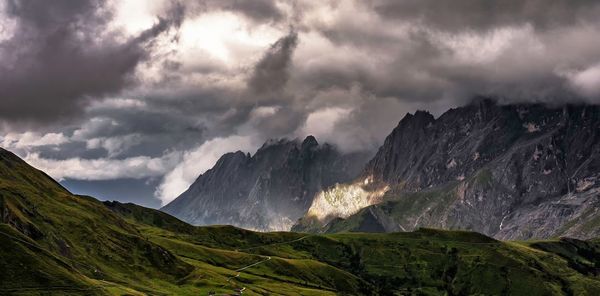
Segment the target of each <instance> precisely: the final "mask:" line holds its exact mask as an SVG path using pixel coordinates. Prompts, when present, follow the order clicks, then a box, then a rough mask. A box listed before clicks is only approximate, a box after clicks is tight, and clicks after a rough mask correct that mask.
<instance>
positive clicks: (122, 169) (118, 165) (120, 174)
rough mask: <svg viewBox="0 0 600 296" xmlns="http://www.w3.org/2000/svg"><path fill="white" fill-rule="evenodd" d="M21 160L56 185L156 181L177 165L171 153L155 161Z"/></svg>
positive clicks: (32, 156) (34, 155) (32, 155)
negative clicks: (44, 173)
mask: <svg viewBox="0 0 600 296" xmlns="http://www.w3.org/2000/svg"><path fill="white" fill-rule="evenodd" d="M23 159H24V160H25V161H26V162H28V163H29V164H31V165H32V166H34V167H36V168H38V169H40V170H42V171H44V172H46V173H48V174H49V175H50V176H52V177H53V178H54V179H56V180H59V181H60V180H63V179H65V178H69V179H76V180H112V179H119V178H134V179H141V178H146V177H158V176H162V175H164V174H165V173H166V172H168V171H169V170H170V169H172V168H173V167H174V166H175V165H176V164H177V163H178V160H179V156H178V154H177V153H171V154H167V155H164V156H163V157H159V158H151V157H147V156H137V157H131V158H125V159H106V158H102V159H82V158H70V159H64V160H57V159H46V158H41V157H40V155H39V154H38V153H30V154H28V155H26V156H25V157H24V158H23Z"/></svg>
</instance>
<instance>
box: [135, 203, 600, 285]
mask: <svg viewBox="0 0 600 296" xmlns="http://www.w3.org/2000/svg"><path fill="white" fill-rule="evenodd" d="M128 206H129V207H135V208H138V210H139V211H154V210H150V209H143V208H141V207H138V206H135V205H128ZM144 216H146V215H144ZM130 222H132V223H136V224H137V226H138V228H139V229H140V231H141V232H142V233H144V234H145V235H147V236H148V237H149V238H150V240H152V241H153V242H155V243H157V244H159V245H162V246H163V247H165V248H167V249H169V250H173V252H175V253H176V254H177V255H178V256H182V257H185V258H193V260H197V261H199V262H203V263H206V264H210V265H212V266H219V267H223V268H226V269H229V270H231V269H235V268H237V267H239V266H243V265H246V264H251V263H252V262H257V261H260V260H261V258H265V256H271V257H272V258H273V259H272V260H270V261H268V262H265V263H264V264H261V265H258V266H256V267H253V268H250V269H248V270H246V271H244V273H243V274H244V276H247V277H250V276H256V277H259V278H267V279H275V280H277V281H283V282H284V283H285V281H287V284H285V285H284V286H287V285H291V284H295V285H298V286H302V285H304V286H310V287H317V288H318V287H321V288H323V289H326V290H327V289H333V290H338V291H344V289H345V291H346V292H347V293H349V294H357V293H363V294H382V295H387V294H389V295H393V293H396V294H410V293H417V294H432V295H439V294H442V295H443V294H453V295H462V294H495V295H502V294H506V295H523V294H528V295H565V294H566V295H597V294H598V293H600V277H599V276H600V244H598V242H592V241H589V242H585V241H579V240H571V239H563V240H558V241H542V242H500V241H496V240H494V239H491V238H489V237H486V236H483V235H480V234H477V233H473V232H465V231H441V230H433V229H420V230H419V231H415V232H407V233H387V234H375V233H368V234H367V233H342V234H327V235H311V234H290V233H255V232H250V231H245V230H241V229H235V228H231V227H198V228H195V229H196V230H195V231H191V232H185V233H183V232H179V233H178V232H177V230H176V229H171V230H165V229H160V228H157V227H155V226H153V225H149V224H145V223H143V222H140V221H135V219H131V220H130ZM180 223H183V222H180ZM186 228H187V227H186ZM224 229H226V230H227V231H230V232H232V233H237V234H238V237H247V238H248V240H247V241H246V240H244V239H242V240H239V239H238V240H236V243H233V244H232V240H231V236H229V235H227V236H225V235H223V236H221V235H218V234H219V233H221V231H223V230H224ZM283 235H287V236H289V237H286V238H285V239H284V240H283V243H282V242H281V240H280V239H279V238H278V237H279V236H283ZM294 237H298V238H296V239H293V238H294ZM290 238H292V239H293V240H292V241H286V240H287V239H290ZM209 245H210V246H212V247H207V246H209ZM257 256H262V257H257ZM240 281H241V279H240ZM243 284H244V286H245V287H247V288H248V289H250V291H254V292H257V293H262V292H260V291H261V290H260V289H261V285H262V284H263V282H261V281H256V278H255V281H253V280H249V279H245V281H244V282H243ZM275 285H276V286H277V284H275ZM277 287H278V289H280V288H282V286H277ZM297 288H298V287H295V288H294V289H297ZM263 292H264V291H263Z"/></svg>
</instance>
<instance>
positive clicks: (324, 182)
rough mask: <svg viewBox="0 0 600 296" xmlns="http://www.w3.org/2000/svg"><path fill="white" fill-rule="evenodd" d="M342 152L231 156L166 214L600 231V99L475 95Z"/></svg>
mask: <svg viewBox="0 0 600 296" xmlns="http://www.w3.org/2000/svg"><path fill="white" fill-rule="evenodd" d="M346 148H347V147H346ZM337 151H338V150H337V149H336V147H334V146H331V145H328V144H324V145H321V146H319V145H318V144H317V142H316V139H314V138H313V137H308V138H307V139H306V140H304V142H302V143H300V142H299V141H289V140H279V141H272V142H269V143H266V144H265V145H264V146H263V147H262V148H261V149H259V150H258V151H257V152H256V154H255V155H254V156H252V157H250V156H249V155H247V154H243V153H242V152H237V153H232V154H226V155H224V156H223V157H222V158H221V159H220V160H219V161H218V162H217V164H216V165H215V167H214V168H213V169H212V170H209V171H208V172H206V173H205V174H203V175H201V176H200V177H198V179H197V180H196V182H194V184H192V186H191V187H190V188H189V189H188V190H187V191H186V192H185V193H183V194H182V195H181V196H180V197H178V198H177V199H175V200H174V201H173V202H172V203H171V204H169V205H167V206H166V207H164V208H163V209H162V210H163V211H165V212H167V213H170V214H172V215H174V216H176V217H178V218H180V219H183V220H184V221H187V222H189V223H192V224H196V225H204V224H232V225H236V226H239V227H245V228H251V229H258V230H290V229H291V230H293V231H300V232H314V233H334V232H347V231H359V232H396V231H412V230H416V229H418V228H419V227H436V228H442V229H461V230H472V231H477V232H480V233H483V234H486V235H489V236H492V237H494V238H497V239H530V238H551V237H558V236H569V237H577V238H582V239H587V238H592V237H597V236H600V211H599V209H600V198H599V196H600V180H599V178H600V107H599V106H592V105H562V106H547V105H542V104H512V105H501V104H498V103H496V102H495V101H493V100H490V99H486V98H477V99H475V100H473V102H472V103H470V104H468V105H466V106H464V107H460V108H456V109H450V110H448V111H447V112H445V113H443V114H442V115H440V116H439V117H437V118H435V117H434V116H433V115H432V114H430V113H428V112H426V111H417V112H416V113H414V114H407V115H406V116H405V117H404V118H403V119H402V120H400V122H399V123H398V125H397V127H396V128H394V130H393V131H392V132H391V133H390V134H389V136H388V137H387V138H386V139H385V142H384V143H383V145H382V146H381V147H380V148H379V150H378V151H377V153H376V154H375V156H373V157H372V158H371V159H370V160H368V156H370V155H369V154H368V153H363V154H357V153H355V154H343V153H340V152H337ZM298 218H300V219H299V220H296V219H298ZM294 222H295V223H294ZM292 224H294V225H293V226H292ZM290 227H291V228H290Z"/></svg>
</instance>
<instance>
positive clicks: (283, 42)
mask: <svg viewBox="0 0 600 296" xmlns="http://www.w3.org/2000/svg"><path fill="white" fill-rule="evenodd" d="M297 45H298V33H296V31H294V30H292V31H290V33H289V34H288V35H287V36H284V37H282V38H281V39H279V40H277V42H275V43H274V44H273V45H272V46H271V48H270V49H269V50H268V51H267V52H266V53H265V55H264V56H263V57H262V59H261V60H260V61H259V62H258V63H257V64H256V66H255V67H254V71H253V73H252V76H251V77H250V79H249V80H248V87H249V88H250V89H251V90H252V91H254V92H256V93H258V94H262V93H269V92H278V91H281V90H282V89H283V87H284V86H285V84H286V83H287V81H288V79H289V76H290V73H289V71H290V69H289V68H290V65H291V60H292V54H293V53H294V49H296V46H297Z"/></svg>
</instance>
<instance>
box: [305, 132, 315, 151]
mask: <svg viewBox="0 0 600 296" xmlns="http://www.w3.org/2000/svg"><path fill="white" fill-rule="evenodd" d="M316 146H319V142H317V139H316V138H315V137H314V136H312V135H310V136H307V137H306V138H305V139H304V141H302V150H306V149H309V148H312V147H316Z"/></svg>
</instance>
